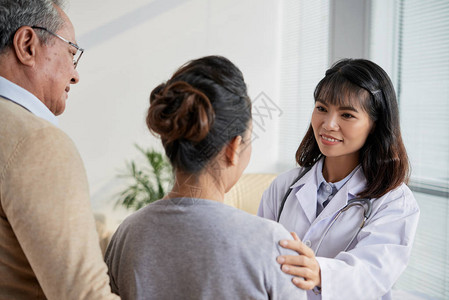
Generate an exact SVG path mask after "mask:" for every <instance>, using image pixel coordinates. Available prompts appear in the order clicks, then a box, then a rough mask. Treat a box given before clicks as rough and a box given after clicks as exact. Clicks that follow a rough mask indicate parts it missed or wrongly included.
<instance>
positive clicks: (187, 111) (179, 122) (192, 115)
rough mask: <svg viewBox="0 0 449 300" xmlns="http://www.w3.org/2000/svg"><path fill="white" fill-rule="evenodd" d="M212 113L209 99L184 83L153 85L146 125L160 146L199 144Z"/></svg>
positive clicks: (206, 130) (206, 132) (208, 126)
mask: <svg viewBox="0 0 449 300" xmlns="http://www.w3.org/2000/svg"><path fill="white" fill-rule="evenodd" d="M214 117H215V114H214V110H213V107H212V104H211V102H210V100H209V98H208V97H207V96H206V95H205V94H204V93H203V92H201V91H199V90H198V89H196V88H194V87H193V86H191V85H190V84H188V83H187V82H185V81H177V82H174V83H170V84H161V85H159V86H157V87H156V88H155V89H154V90H153V91H152V92H151V96H150V108H149V110H148V116H147V120H146V121H147V125H148V128H149V129H150V131H152V132H153V133H156V134H159V135H160V136H161V139H162V140H163V142H164V143H171V142H173V141H176V140H179V139H185V140H188V141H191V142H195V143H197V142H200V141H202V140H203V139H204V138H205V137H206V136H207V134H208V133H209V131H210V129H211V126H212V124H213V120H214Z"/></svg>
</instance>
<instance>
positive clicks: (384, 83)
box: [296, 59, 410, 198]
mask: <svg viewBox="0 0 449 300" xmlns="http://www.w3.org/2000/svg"><path fill="white" fill-rule="evenodd" d="M314 98H315V101H317V100H319V99H324V101H326V103H329V104H334V105H342V104H344V103H347V102H349V101H351V100H352V101H354V99H358V100H359V101H360V103H359V104H360V105H361V107H362V109H363V110H365V111H366V112H367V113H368V115H369V117H370V119H371V120H372V121H373V124H374V125H373V130H372V131H371V133H370V134H369V135H368V138H367V140H366V142H365V144H364V145H363V147H362V148H361V149H360V156H359V159H360V164H361V165H362V168H363V173H364V175H365V178H366V180H367V186H366V189H365V190H364V191H362V192H361V193H360V194H359V195H358V197H362V198H379V197H381V196H383V195H384V194H386V193H387V192H389V191H391V190H393V189H395V188H396V187H398V186H400V185H401V184H402V183H403V182H405V183H407V182H408V179H409V176H410V166H409V160H408V156H407V152H406V150H405V146H404V143H403V141H402V136H401V130H400V125H399V109H398V103H397V100H396V93H395V91H394V88H393V84H392V83H391V80H390V78H389V77H388V75H387V73H386V72H385V71H384V70H383V69H382V68H381V67H379V66H378V65H377V64H375V63H373V62H371V61H369V60H365V59H343V60H341V61H339V62H337V63H335V64H334V65H333V66H332V67H331V68H330V69H329V70H327V71H326V75H325V77H324V78H323V79H322V80H321V81H320V82H319V83H318V85H317V87H316V88H315V92H314ZM322 156H323V154H322V153H321V151H320V149H319V147H318V144H317V142H316V140H315V136H314V133H313V129H312V126H310V127H309V129H308V131H307V133H306V135H305V136H304V138H303V140H302V142H301V144H300V145H299V148H298V150H297V151H296V161H297V163H298V164H299V165H300V166H303V167H310V166H313V165H314V164H315V163H316V162H317V161H318V160H319V159H320V158H321V157H322Z"/></svg>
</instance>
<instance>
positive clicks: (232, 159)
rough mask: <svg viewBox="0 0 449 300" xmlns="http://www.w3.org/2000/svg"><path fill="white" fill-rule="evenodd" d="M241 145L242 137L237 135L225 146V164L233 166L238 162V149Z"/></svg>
mask: <svg viewBox="0 0 449 300" xmlns="http://www.w3.org/2000/svg"><path fill="white" fill-rule="evenodd" d="M241 143H242V137H241V136H239V135H238V136H236V137H234V138H233V139H232V140H231V141H230V142H229V143H228V145H227V146H226V151H225V155H226V162H227V163H228V164H230V165H231V166H235V165H237V163H238V162H239V153H238V149H239V146H240V144H241Z"/></svg>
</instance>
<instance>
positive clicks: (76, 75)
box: [70, 69, 80, 84]
mask: <svg viewBox="0 0 449 300" xmlns="http://www.w3.org/2000/svg"><path fill="white" fill-rule="evenodd" d="M79 81H80V74H79V73H78V71H77V70H76V69H74V70H73V75H72V79H70V83H71V84H77V83H78V82H79Z"/></svg>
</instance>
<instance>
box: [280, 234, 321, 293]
mask: <svg viewBox="0 0 449 300" xmlns="http://www.w3.org/2000/svg"><path fill="white" fill-rule="evenodd" d="M291 235H292V236H293V238H294V241H292V240H282V241H280V242H279V244H280V245H281V246H282V247H284V248H287V249H291V250H293V251H296V252H298V254H299V255H281V256H278V258H277V262H278V263H280V264H281V265H282V266H281V269H282V271H284V272H285V273H287V274H290V275H293V276H295V277H294V278H293V283H294V284H295V285H296V286H297V287H298V288H301V289H304V290H311V289H313V288H314V287H316V286H318V287H321V269H320V265H319V263H318V261H317V259H316V258H315V253H314V252H313V250H312V249H311V248H310V247H307V246H306V245H305V244H304V243H303V242H301V240H300V239H299V237H298V236H297V235H296V233H294V232H291Z"/></svg>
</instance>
